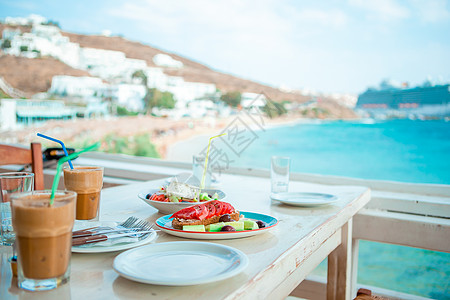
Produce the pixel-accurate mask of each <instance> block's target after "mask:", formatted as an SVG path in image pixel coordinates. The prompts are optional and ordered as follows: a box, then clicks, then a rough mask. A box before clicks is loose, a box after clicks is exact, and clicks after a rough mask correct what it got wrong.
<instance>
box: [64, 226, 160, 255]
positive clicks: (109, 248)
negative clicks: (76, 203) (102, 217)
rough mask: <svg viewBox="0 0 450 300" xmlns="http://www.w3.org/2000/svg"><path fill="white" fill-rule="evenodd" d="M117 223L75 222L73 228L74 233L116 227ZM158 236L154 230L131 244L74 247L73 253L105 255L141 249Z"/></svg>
mask: <svg viewBox="0 0 450 300" xmlns="http://www.w3.org/2000/svg"><path fill="white" fill-rule="evenodd" d="M117 225H118V223H117V222H108V221H106V222H102V221H99V222H83V221H81V222H80V221H75V225H74V228H73V231H76V230H81V229H85V228H90V227H94V226H109V227H114V226H117ZM156 236H157V234H156V231H154V230H153V232H151V233H150V234H149V235H148V236H147V237H145V238H144V239H142V240H139V241H136V242H131V243H120V244H114V245H110V246H101V243H99V244H98V245H95V244H94V245H91V246H90V247H82V246H72V252H73V253H103V252H114V251H121V250H127V249H131V248H135V247H139V246H142V245H145V244H148V243H150V242H152V241H153V240H154V239H155V238H156Z"/></svg>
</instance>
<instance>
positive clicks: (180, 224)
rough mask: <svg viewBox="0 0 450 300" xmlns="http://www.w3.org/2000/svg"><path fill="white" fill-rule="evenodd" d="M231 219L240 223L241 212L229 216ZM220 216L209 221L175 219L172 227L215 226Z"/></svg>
mask: <svg viewBox="0 0 450 300" xmlns="http://www.w3.org/2000/svg"><path fill="white" fill-rule="evenodd" d="M229 215H230V217H231V219H233V220H235V221H239V217H240V214H239V211H237V210H235V211H234V212H233V213H231V214H229ZM220 217H221V215H220V216H214V217H211V218H208V219H204V220H195V219H189V220H188V219H178V218H175V219H173V220H172V227H173V228H175V229H180V230H181V229H183V226H184V225H205V226H206V225H209V224H213V223H218V222H219V219H220Z"/></svg>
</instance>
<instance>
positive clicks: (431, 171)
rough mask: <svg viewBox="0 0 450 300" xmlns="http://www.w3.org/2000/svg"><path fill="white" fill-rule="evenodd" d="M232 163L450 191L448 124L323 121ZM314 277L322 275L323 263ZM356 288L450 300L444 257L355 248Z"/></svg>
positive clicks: (276, 137)
mask: <svg viewBox="0 0 450 300" xmlns="http://www.w3.org/2000/svg"><path fill="white" fill-rule="evenodd" d="M257 134H258V135H259V138H258V139H257V140H255V142H254V143H252V144H251V146H249V148H247V149H246V150H245V151H244V152H243V153H242V156H241V159H240V161H239V162H238V163H239V164H240V165H241V166H252V167H258V168H266V169H268V168H269V167H270V157H271V156H272V155H286V156H290V157H291V159H292V161H291V170H292V171H294V172H302V173H315V174H326V175H339V176H348V177H358V178H365V179H378V180H393V181H402V182H414V183H438V184H450V122H444V121H412V120H389V121H379V122H376V123H374V124H364V123H359V122H342V121H338V122H324V123H320V124H297V125H292V126H286V127H278V128H272V129H269V130H266V131H261V132H258V133H257ZM315 273H316V274H321V275H325V274H326V264H325V263H322V264H321V265H320V266H319V268H318V269H316V271H315ZM358 273H359V274H358V282H359V283H363V284H368V285H372V286H378V287H382V288H386V289H391V290H396V291H400V292H405V293H411V294H416V295H420V296H425V297H430V298H434V299H450V254H448V253H441V252H434V251H428V250H422V249H415V248H409V247H404V246H397V245H389V244H382V243H375V242H369V241H361V244H360V250H359V270H358Z"/></svg>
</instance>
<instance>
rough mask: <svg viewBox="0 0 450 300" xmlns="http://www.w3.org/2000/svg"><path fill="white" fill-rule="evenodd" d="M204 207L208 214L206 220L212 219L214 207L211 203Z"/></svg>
mask: <svg viewBox="0 0 450 300" xmlns="http://www.w3.org/2000/svg"><path fill="white" fill-rule="evenodd" d="M205 207H206V208H207V209H208V211H209V213H208V216H207V218H211V217H214V216H215V215H216V206H215V205H214V203H212V202H207V203H205Z"/></svg>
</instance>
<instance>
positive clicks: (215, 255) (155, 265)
mask: <svg viewBox="0 0 450 300" xmlns="http://www.w3.org/2000/svg"><path fill="white" fill-rule="evenodd" d="M247 265H248V258H247V256H246V255H245V254H244V253H243V252H241V251H239V250H237V249H235V248H232V247H229V246H224V245H220V244H213V243H204V242H168V243H159V244H152V245H147V246H143V247H139V248H137V249H132V250H128V251H126V252H124V253H121V254H119V255H118V256H117V257H116V258H115V259H114V264H113V268H114V270H116V272H117V273H119V274H120V275H121V276H123V277H125V278H127V279H130V280H133V281H137V282H142V283H149V284H156V285H170V286H184V285H195V284H203V283H209V282H215V281H219V280H223V279H226V278H230V277H232V276H234V275H237V274H238V273H240V272H242V271H243V270H244V269H245V268H246V267H247Z"/></svg>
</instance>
